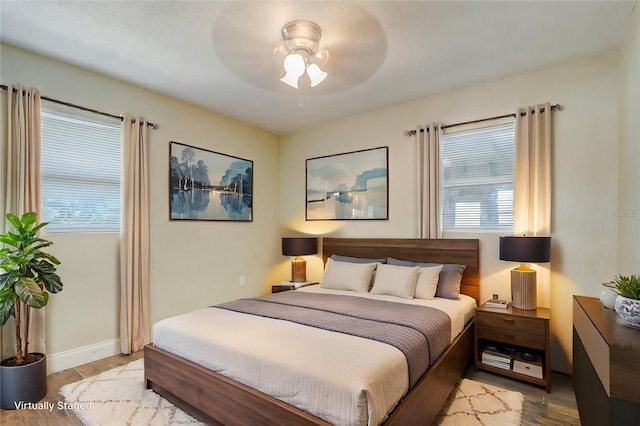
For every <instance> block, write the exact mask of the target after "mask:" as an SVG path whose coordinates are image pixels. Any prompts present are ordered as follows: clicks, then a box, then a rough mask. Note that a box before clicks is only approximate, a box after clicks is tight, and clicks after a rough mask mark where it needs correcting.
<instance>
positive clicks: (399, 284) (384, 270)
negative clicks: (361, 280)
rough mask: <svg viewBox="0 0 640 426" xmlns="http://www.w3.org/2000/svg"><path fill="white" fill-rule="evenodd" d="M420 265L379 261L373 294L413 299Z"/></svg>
mask: <svg viewBox="0 0 640 426" xmlns="http://www.w3.org/2000/svg"><path fill="white" fill-rule="evenodd" d="M419 269H420V268H419V267H418V266H395V265H384V264H382V263H379V264H378V266H377V267H376V274H375V275H376V277H375V279H374V281H373V288H372V289H371V293H372V294H388V295H390V296H397V297H402V298H405V299H413V294H414V293H415V290H416V281H417V279H418V271H419Z"/></svg>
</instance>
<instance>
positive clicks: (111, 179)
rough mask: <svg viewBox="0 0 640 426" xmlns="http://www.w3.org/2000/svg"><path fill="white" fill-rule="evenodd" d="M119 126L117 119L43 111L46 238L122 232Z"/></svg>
mask: <svg viewBox="0 0 640 426" xmlns="http://www.w3.org/2000/svg"><path fill="white" fill-rule="evenodd" d="M121 124H122V122H121V121H120V120H119V119H117V118H112V117H105V116H102V115H99V114H94V113H87V112H84V111H80V110H72V109H68V110H67V109H64V108H62V107H58V106H52V105H49V104H47V106H44V105H43V109H42V220H43V221H46V222H50V224H49V225H48V226H47V227H46V231H47V232H50V233H52V232H119V231H120V199H121V197H120V180H121V168H122V166H121V163H122V161H121V156H122V148H121V145H122V144H121V138H122V136H121Z"/></svg>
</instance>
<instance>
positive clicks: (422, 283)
mask: <svg viewBox="0 0 640 426" xmlns="http://www.w3.org/2000/svg"><path fill="white" fill-rule="evenodd" d="M441 270H442V265H436V266H423V267H421V268H420V273H419V274H418V281H417V282H416V292H415V295H414V297H415V298H416V299H433V297H434V296H435V295H436V290H437V289H438V280H439V279H440V271H441Z"/></svg>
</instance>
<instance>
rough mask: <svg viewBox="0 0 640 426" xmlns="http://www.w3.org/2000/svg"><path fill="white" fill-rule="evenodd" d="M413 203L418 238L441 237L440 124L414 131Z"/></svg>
mask: <svg viewBox="0 0 640 426" xmlns="http://www.w3.org/2000/svg"><path fill="white" fill-rule="evenodd" d="M416 136H417V144H418V150H417V151H418V153H417V154H418V155H416V161H417V164H416V168H417V171H418V173H417V177H418V182H417V192H418V193H417V200H418V220H419V227H418V228H419V230H418V233H419V235H420V238H442V192H441V190H440V186H441V183H442V164H441V163H442V161H441V156H442V125H441V124H439V123H431V124H428V125H427V126H425V128H424V131H422V132H421V131H420V130H419V129H418V131H416Z"/></svg>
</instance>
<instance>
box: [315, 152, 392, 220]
mask: <svg viewBox="0 0 640 426" xmlns="http://www.w3.org/2000/svg"><path fill="white" fill-rule="evenodd" d="M388 170H389V147H387V146H383V147H378V148H371V149H363V150H359V151H351V152H345V153H342V154H334V155H327V156H323V157H315V158H309V159H307V160H306V197H305V202H306V207H305V220H307V221H312V220H388V219H389V190H388V189H389V173H388Z"/></svg>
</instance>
